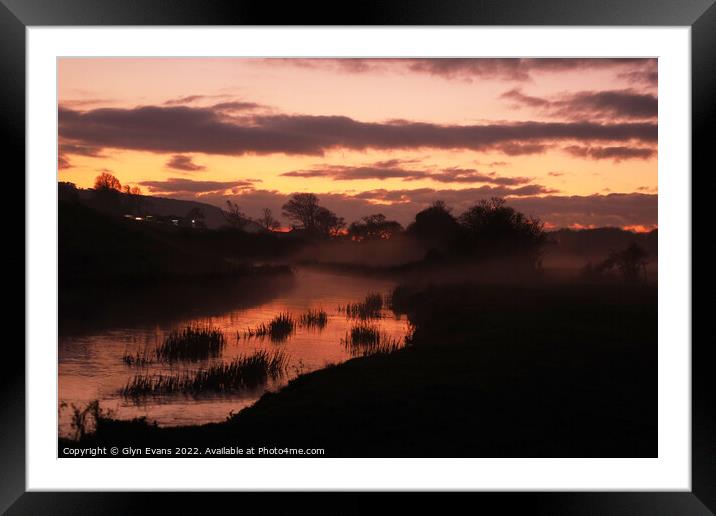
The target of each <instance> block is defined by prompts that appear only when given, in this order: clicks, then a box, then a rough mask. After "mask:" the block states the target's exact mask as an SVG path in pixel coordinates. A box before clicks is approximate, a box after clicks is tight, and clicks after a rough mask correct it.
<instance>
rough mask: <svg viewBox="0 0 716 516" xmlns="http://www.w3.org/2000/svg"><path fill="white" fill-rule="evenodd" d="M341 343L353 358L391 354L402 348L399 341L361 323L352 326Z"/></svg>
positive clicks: (371, 326)
mask: <svg viewBox="0 0 716 516" xmlns="http://www.w3.org/2000/svg"><path fill="white" fill-rule="evenodd" d="M341 342H342V344H343V345H344V346H345V347H346V349H348V351H349V352H350V353H351V355H353V356H367V355H375V354H384V353H392V352H394V351H397V350H398V349H400V348H402V347H403V343H402V342H401V341H400V340H399V339H395V338H393V337H390V336H388V335H386V334H385V333H381V331H380V328H378V327H377V326H374V325H370V324H366V323H363V322H362V323H359V324H356V325H354V326H353V327H352V328H351V330H350V332H348V333H346V337H345V338H344V339H341Z"/></svg>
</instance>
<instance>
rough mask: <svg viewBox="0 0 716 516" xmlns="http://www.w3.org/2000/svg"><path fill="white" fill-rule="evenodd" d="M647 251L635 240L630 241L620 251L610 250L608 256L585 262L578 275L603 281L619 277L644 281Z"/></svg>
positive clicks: (633, 281) (631, 281)
mask: <svg viewBox="0 0 716 516" xmlns="http://www.w3.org/2000/svg"><path fill="white" fill-rule="evenodd" d="M648 258H649V253H648V252H647V251H646V249H644V248H643V247H641V246H640V245H639V244H637V243H636V242H632V243H630V244H629V245H628V246H627V247H625V248H624V249H622V250H621V251H612V252H611V253H609V256H608V257H607V258H606V259H605V260H602V261H601V262H598V263H597V264H593V263H592V262H589V263H587V264H586V265H585V266H584V267H582V269H581V270H580V273H579V275H580V277H581V278H582V279H585V280H588V281H603V280H608V279H615V278H618V277H619V276H621V278H622V279H623V280H624V281H626V282H628V283H636V282H638V281H644V282H646V280H647V276H646V265H647V264H648V263H649V259H648Z"/></svg>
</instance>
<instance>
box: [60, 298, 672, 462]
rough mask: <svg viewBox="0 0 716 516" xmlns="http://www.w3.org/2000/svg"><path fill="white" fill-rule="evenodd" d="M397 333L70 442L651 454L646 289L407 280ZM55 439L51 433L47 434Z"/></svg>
mask: <svg viewBox="0 0 716 516" xmlns="http://www.w3.org/2000/svg"><path fill="white" fill-rule="evenodd" d="M392 302H393V303H397V305H399V306H400V309H401V310H402V311H403V312H405V313H408V315H409V318H410V320H411V322H412V323H413V324H414V327H415V329H414V334H413V336H412V338H411V339H410V345H408V346H406V347H405V348H404V349H400V350H398V351H396V352H393V353H389V354H377V355H371V356H368V357H363V358H356V359H353V360H349V361H348V362H346V363H343V364H340V365H337V366H332V367H328V368H326V369H323V370H320V371H316V372H314V373H310V374H306V375H303V376H300V377H299V378H297V379H296V380H294V381H292V382H290V383H289V385H288V386H287V387H285V388H283V389H282V390H280V391H279V392H277V393H267V394H265V395H264V396H263V397H262V398H261V399H260V400H259V401H258V402H257V403H256V404H254V405H253V406H251V407H249V408H247V409H245V410H242V411H241V412H239V413H238V414H237V415H235V416H233V417H232V418H231V419H230V420H228V421H227V422H225V423H221V424H209V425H204V426H195V427H181V428H155V427H152V426H151V425H148V424H138V423H136V422H121V421H116V420H108V421H107V422H106V424H103V425H100V426H99V427H98V430H97V432H96V433H95V434H94V435H91V436H86V437H84V438H83V439H82V440H81V441H80V442H79V443H74V444H73V443H72V442H70V441H65V440H63V442H62V445H63V446H66V445H72V446H84V445H88V444H105V445H107V446H110V445H115V446H122V445H123V444H125V445H132V446H137V445H141V444H145V445H156V446H162V447H166V446H171V445H174V444H176V445H186V443H187V442H191V443H193V444H192V445H196V446H226V445H228V444H227V443H232V442H233V443H235V442H241V443H242V445H243V446H245V447H248V446H252V445H256V446H259V445H264V446H265V445H267V443H268V444H270V445H271V446H290V447H304V448H305V447H319V448H325V450H326V456H343V457H655V456H656V455H657V443H658V441H657V290H656V288H655V287H644V286H632V287H627V286H619V285H577V284H574V285H536V286H511V287H505V286H469V285H463V286H455V287H451V286H443V287H434V288H425V289H419V290H416V289H411V288H407V289H404V291H403V292H402V293H401V295H399V296H393V299H392ZM60 449H62V446H61V447H60Z"/></svg>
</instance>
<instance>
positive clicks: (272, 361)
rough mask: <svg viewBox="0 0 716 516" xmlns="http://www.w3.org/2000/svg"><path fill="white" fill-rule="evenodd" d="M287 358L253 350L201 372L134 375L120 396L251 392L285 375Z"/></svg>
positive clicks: (276, 351)
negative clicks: (247, 390)
mask: <svg viewBox="0 0 716 516" xmlns="http://www.w3.org/2000/svg"><path fill="white" fill-rule="evenodd" d="M288 363H289V358H288V355H287V354H286V353H284V352H283V351H281V350H275V351H274V352H268V351H266V350H257V351H255V352H254V353H252V354H250V355H241V356H238V357H236V358H234V359H233V360H232V361H231V362H222V363H219V364H214V365H211V366H209V367H207V368H205V369H199V370H198V371H194V372H190V371H184V372H179V373H173V374H167V375H148V374H147V375H136V376H135V377H134V378H132V379H131V380H130V381H128V382H127V385H125V386H124V387H123V388H122V390H121V391H120V394H121V395H122V396H124V397H127V398H140V397H145V396H160V395H164V394H187V395H197V394H202V393H206V392H231V391H238V390H245V389H253V388H256V387H259V386H261V385H263V384H265V383H266V382H267V381H268V380H270V379H273V380H275V379H278V378H280V377H281V376H283V375H284V374H285V373H286V370H287V368H288Z"/></svg>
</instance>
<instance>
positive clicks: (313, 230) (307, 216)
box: [282, 193, 346, 237]
mask: <svg viewBox="0 0 716 516" xmlns="http://www.w3.org/2000/svg"><path fill="white" fill-rule="evenodd" d="M282 209H283V215H284V217H286V218H288V219H289V220H290V221H291V222H293V227H294V228H299V229H303V230H305V231H306V232H307V233H309V234H311V235H315V236H324V237H328V236H335V235H337V234H339V233H340V231H341V230H342V229H343V228H344V227H345V225H346V223H345V220H343V218H342V217H339V216H338V215H336V214H335V213H333V212H332V211H330V210H329V209H328V208H324V207H323V206H320V205H319V204H318V197H316V196H315V195H314V194H311V193H298V194H293V196H292V197H291V199H289V201H288V202H287V203H286V204H284V205H283V207H282Z"/></svg>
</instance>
